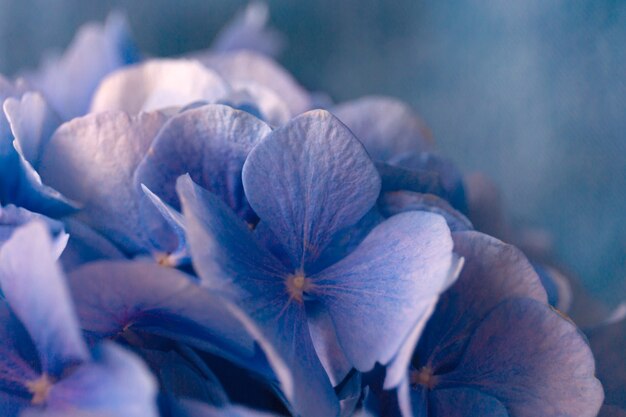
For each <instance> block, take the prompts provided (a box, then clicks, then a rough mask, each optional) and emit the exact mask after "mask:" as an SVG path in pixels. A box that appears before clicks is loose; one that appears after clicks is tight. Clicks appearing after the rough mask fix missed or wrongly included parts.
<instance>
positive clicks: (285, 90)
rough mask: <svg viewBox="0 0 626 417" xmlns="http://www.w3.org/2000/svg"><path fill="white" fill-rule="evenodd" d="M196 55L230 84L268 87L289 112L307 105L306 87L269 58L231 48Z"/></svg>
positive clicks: (298, 111)
mask: <svg viewBox="0 0 626 417" xmlns="http://www.w3.org/2000/svg"><path fill="white" fill-rule="evenodd" d="M199 58H200V60H201V61H202V63H203V64H204V65H206V66H207V67H209V68H211V69H213V70H215V71H217V72H218V73H219V74H220V75H221V76H222V77H224V78H225V79H226V80H227V81H228V83H229V84H231V85H236V84H238V83H247V82H254V83H255V84H257V85H261V86H264V87H267V88H268V89H270V90H272V91H273V92H274V93H276V95H278V97H280V98H281V99H282V100H284V101H285V103H287V106H288V107H289V110H290V111H291V114H300V113H302V112H304V111H307V110H309V109H310V108H311V99H310V97H309V94H308V93H307V92H306V90H305V89H304V88H303V87H302V86H300V85H299V84H298V83H297V81H296V80H295V79H294V78H293V77H292V75H291V74H290V73H289V72H288V71H286V70H285V69H284V68H282V67H281V66H280V65H279V64H278V63H276V62H275V61H273V60H272V59H271V58H269V57H266V56H264V55H261V54H259V53H256V52H253V51H234V52H228V53H221V54H209V55H207V56H204V57H199Z"/></svg>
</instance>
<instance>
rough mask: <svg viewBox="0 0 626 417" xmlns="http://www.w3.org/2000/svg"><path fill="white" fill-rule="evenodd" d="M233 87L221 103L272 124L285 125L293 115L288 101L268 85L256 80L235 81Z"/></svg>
mask: <svg viewBox="0 0 626 417" xmlns="http://www.w3.org/2000/svg"><path fill="white" fill-rule="evenodd" d="M231 87H232V88H233V91H232V92H231V93H230V94H229V95H228V96H226V97H224V98H222V99H221V100H220V102H221V103H224V104H228V105H229V106H232V107H235V108H237V109H240V110H245V111H247V112H248V113H251V114H254V115H255V116H258V117H259V118H261V119H263V120H265V121H266V122H267V123H269V124H270V125H272V126H280V125H283V124H285V123H287V122H288V121H289V119H291V117H292V116H293V114H292V113H291V111H290V110H289V107H288V106H287V103H285V101H284V100H283V99H282V98H281V97H280V96H279V95H278V93H276V92H274V91H273V90H271V89H270V88H268V87H265V86H263V85H261V84H258V83H256V82H254V81H234V82H232V83H231Z"/></svg>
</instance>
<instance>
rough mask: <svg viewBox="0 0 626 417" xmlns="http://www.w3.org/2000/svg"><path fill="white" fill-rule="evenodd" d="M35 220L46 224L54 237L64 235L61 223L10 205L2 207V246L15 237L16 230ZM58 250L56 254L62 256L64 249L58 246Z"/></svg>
mask: <svg viewBox="0 0 626 417" xmlns="http://www.w3.org/2000/svg"><path fill="white" fill-rule="evenodd" d="M33 220H39V221H41V222H43V223H45V224H46V226H47V227H48V230H49V231H50V233H51V234H52V235H53V236H57V237H59V236H61V235H62V234H63V230H64V226H63V223H61V222H60V221H57V220H53V219H51V218H49V217H46V216H42V215H41V214H37V213H33V212H31V211H28V210H26V209H24V208H21V207H16V206H14V205H12V204H9V205H7V206H4V207H2V206H0V246H2V244H3V243H4V242H6V241H7V240H8V239H9V238H10V237H11V235H13V232H14V231H15V229H16V228H18V227H19V226H22V225H24V224H26V223H29V222H31V221H33ZM55 246H57V245H55ZM57 248H58V250H57V251H55V252H56V253H57V254H58V255H60V254H61V252H62V251H63V247H61V246H60V245H58V246H57Z"/></svg>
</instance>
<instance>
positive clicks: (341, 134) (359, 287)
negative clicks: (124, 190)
mask: <svg viewBox="0 0 626 417" xmlns="http://www.w3.org/2000/svg"><path fill="white" fill-rule="evenodd" d="M243 184H244V189H245V192H246V196H247V199H248V202H249V204H250V206H251V207H252V208H253V210H254V211H255V212H256V214H257V215H258V216H259V218H260V219H261V222H260V225H261V224H266V226H267V227H269V229H270V230H271V232H272V233H273V235H274V236H275V237H276V238H277V239H278V240H279V242H280V243H281V246H282V250H283V253H284V255H285V256H284V257H281V258H280V259H279V258H277V257H276V256H274V255H273V254H272V253H271V252H270V251H269V250H268V249H267V248H266V247H264V246H262V245H261V244H260V242H259V241H258V240H257V239H256V238H255V236H254V235H253V233H252V232H251V231H250V230H249V228H248V226H247V225H246V224H245V223H244V222H243V221H241V220H240V219H239V218H238V217H237V216H236V214H235V213H234V212H233V211H232V210H231V209H230V208H228V207H227V206H226V205H225V204H224V203H223V202H222V200H221V199H220V198H218V197H217V196H215V195H213V194H211V193H208V192H206V191H205V190H204V189H202V188H200V187H198V186H196V185H195V184H193V182H192V181H191V179H190V178H189V177H188V176H187V177H182V178H181V179H180V180H179V181H178V187H177V189H178V192H179V197H180V199H181V202H182V206H183V212H184V215H185V222H186V226H187V234H188V236H187V240H188V243H189V245H190V250H191V254H192V260H193V264H194V267H195V269H196V271H197V273H198V275H199V277H200V278H201V280H202V282H203V284H204V285H206V286H208V287H211V288H214V289H219V290H221V291H225V292H227V293H229V294H230V296H231V297H232V298H233V299H234V300H236V301H237V303H238V305H239V306H240V307H241V308H243V309H244V310H245V311H246V312H247V313H248V314H250V316H251V317H252V318H253V319H254V320H255V321H256V322H257V323H259V325H260V326H261V328H262V329H263V330H264V331H265V333H266V334H267V335H268V339H269V340H270V341H272V342H273V343H274V344H275V346H276V349H277V351H278V352H279V353H280V354H281V355H282V356H283V357H284V359H285V362H286V363H287V364H288V365H289V366H290V368H291V370H292V373H293V375H294V380H295V381H300V382H302V381H307V383H306V384H302V383H300V384H298V383H296V384H295V387H294V389H295V392H294V398H290V399H291V400H292V405H293V407H294V409H295V411H296V412H297V413H299V414H302V415H320V414H322V415H335V414H336V413H337V412H338V405H337V398H336V396H335V393H334V392H333V390H332V387H331V385H330V383H329V380H328V376H327V375H326V374H325V372H324V369H323V367H322V365H321V363H320V360H319V359H318V356H317V353H316V352H315V349H314V347H313V343H312V341H311V336H310V335H309V329H308V325H307V322H308V320H309V318H308V314H307V310H306V309H305V300H307V302H308V300H310V301H311V302H314V303H319V304H321V305H322V306H323V308H324V310H326V311H327V312H328V314H329V317H330V318H331V322H332V326H333V329H332V331H333V332H336V337H337V340H338V343H339V344H340V346H341V349H342V350H343V353H344V354H345V356H346V358H347V359H348V360H349V362H350V363H351V364H352V365H353V366H354V367H355V368H356V369H357V370H360V371H367V370H370V369H372V368H373V367H374V365H375V363H376V362H379V363H382V364H387V363H389V362H390V361H392V360H393V359H394V356H395V354H396V353H397V350H398V348H399V347H400V345H401V343H402V341H403V339H404V338H405V337H407V335H408V333H409V332H410V331H411V330H412V329H413V328H414V327H415V326H416V325H417V323H420V322H425V321H426V320H427V318H428V314H429V312H430V307H431V306H432V305H434V303H435V302H436V300H437V298H438V294H439V293H440V292H441V291H443V290H444V289H445V287H446V286H447V285H448V284H449V281H450V273H451V271H452V270H453V269H454V268H453V266H454V265H455V264H456V263H455V258H454V256H453V254H452V242H451V240H450V234H449V229H448V228H447V226H446V224H445V221H444V219H443V218H441V217H439V216H437V215H433V214H430V213H421V212H407V213H403V214H401V215H398V216H394V217H392V218H391V219H389V220H387V221H386V222H383V223H382V224H380V225H379V226H378V227H376V228H374V230H372V232H371V233H370V234H369V235H367V236H366V237H365V239H364V240H363V241H362V242H361V244H360V245H359V246H358V247H357V248H356V249H355V250H354V251H353V252H352V253H350V254H349V255H348V256H346V257H344V258H343V259H341V260H339V261H338V262H335V263H333V264H332V265H323V264H321V263H320V262H318V261H319V260H320V259H321V258H322V257H323V254H324V252H325V250H326V249H327V247H328V245H329V243H330V242H331V241H332V239H333V237H334V236H335V235H336V234H337V233H338V232H339V231H341V230H343V229H345V228H346V227H349V226H351V225H353V224H354V223H356V222H357V221H358V220H359V219H360V218H361V217H363V216H364V215H365V214H366V213H367V212H368V211H369V210H370V209H371V207H372V206H373V205H374V203H375V201H376V199H377V197H378V194H379V190H380V177H379V175H378V173H377V171H376V169H375V167H374V165H373V163H372V162H371V160H370V159H369V157H368V155H367V153H366V152H365V150H364V149H363V147H362V145H361V144H360V143H359V142H358V141H357V140H356V139H355V138H354V136H353V135H352V134H351V132H350V131H349V130H348V129H347V128H346V127H345V126H344V125H343V124H341V123H340V122H339V121H338V120H337V119H336V118H334V117H333V116H332V115H330V114H329V113H327V112H325V111H313V112H308V113H305V114H303V115H301V116H299V117H297V118H295V119H293V120H292V121H291V122H290V123H288V124H287V125H285V126H283V127H281V128H278V129H276V130H274V131H272V132H271V133H270V134H269V135H268V136H266V138H265V139H264V140H263V141H261V143H259V144H258V145H257V146H256V147H255V148H254V149H253V150H252V151H251V152H250V154H249V155H248V158H247V160H246V163H245V165H244V169H243Z"/></svg>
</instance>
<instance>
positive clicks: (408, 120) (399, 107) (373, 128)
mask: <svg viewBox="0 0 626 417" xmlns="http://www.w3.org/2000/svg"><path fill="white" fill-rule="evenodd" d="M332 112H333V114H335V115H337V117H338V118H339V119H340V120H341V121H342V122H344V123H345V124H346V125H347V126H348V127H349V128H350V130H352V132H354V134H355V135H356V137H357V138H359V140H360V141H361V142H362V143H363V145H365V148H366V149H367V151H368V152H369V153H370V155H372V158H373V159H375V160H377V161H387V160H389V159H390V158H392V157H394V156H397V155H403V154H406V153H413V152H422V151H426V150H429V149H431V148H432V146H433V139H432V135H431V133H430V131H429V130H428V128H427V127H426V125H425V124H424V122H423V121H422V120H421V119H420V118H419V117H418V116H417V114H415V112H414V111H413V109H411V108H410V107H409V106H408V105H407V104H406V103H403V102H402V101H400V100H397V99H394V98H391V97H382V96H369V97H362V98H359V99H356V100H353V101H348V102H345V103H342V104H340V105H338V106H336V107H335V108H334V109H333V110H332Z"/></svg>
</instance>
